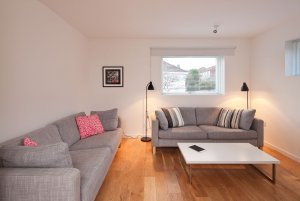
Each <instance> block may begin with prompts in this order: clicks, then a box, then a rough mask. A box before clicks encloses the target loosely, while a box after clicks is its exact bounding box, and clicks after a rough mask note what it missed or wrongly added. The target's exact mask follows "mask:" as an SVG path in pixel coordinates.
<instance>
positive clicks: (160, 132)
mask: <svg viewBox="0 0 300 201" xmlns="http://www.w3.org/2000/svg"><path fill="white" fill-rule="evenodd" d="M221 109H222V108H218V107H179V110H180V113H181V115H182V118H183V121H184V126H183V127H176V128H167V129H165V130H164V129H162V128H161V127H162V126H160V124H161V123H162V122H160V120H159V116H158V115H159V113H158V112H161V111H155V113H156V115H153V116H152V147H153V149H152V150H153V154H155V153H156V147H177V143H178V142H216V143H217V142H231V143H233V142H245V143H250V144H252V145H254V146H257V147H259V148H262V147H263V145H264V122H263V120H261V119H258V118H254V119H253V121H252V122H250V124H249V126H250V125H251V126H250V129H248V130H245V129H240V128H239V129H232V128H224V127H218V126H217V122H218V118H219V114H220V111H221ZM254 112H255V111H254ZM242 118H247V117H243V113H242V116H241V119H242ZM163 127H164V126H163Z"/></svg>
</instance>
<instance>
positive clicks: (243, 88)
mask: <svg viewBox="0 0 300 201" xmlns="http://www.w3.org/2000/svg"><path fill="white" fill-rule="evenodd" d="M241 91H247V109H249V104H248V92H249V88H248V86H247V84H246V82H244V83H243V86H242V88H241Z"/></svg>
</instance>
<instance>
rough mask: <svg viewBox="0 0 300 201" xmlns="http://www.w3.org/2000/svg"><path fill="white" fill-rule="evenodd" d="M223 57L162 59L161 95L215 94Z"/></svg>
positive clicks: (221, 74) (217, 89)
mask: <svg viewBox="0 0 300 201" xmlns="http://www.w3.org/2000/svg"><path fill="white" fill-rule="evenodd" d="M222 60H223V57H163V58H162V93H163V94H182V95H185V94H217V93H220V88H221V87H220V84H221V83H220V80H221V79H220V76H223V73H222V72H223V71H222V70H221V68H222V63H223V62H222Z"/></svg>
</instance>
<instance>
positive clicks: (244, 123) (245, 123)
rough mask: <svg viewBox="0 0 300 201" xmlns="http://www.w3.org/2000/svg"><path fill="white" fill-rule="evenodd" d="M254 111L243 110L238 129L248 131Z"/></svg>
mask: <svg viewBox="0 0 300 201" xmlns="http://www.w3.org/2000/svg"><path fill="white" fill-rule="evenodd" d="M255 112H256V110H255V109H249V110H243V112H242V114H241V119H240V123H239V128H241V129H244V130H250V127H251V125H252V122H253V120H254V116H255Z"/></svg>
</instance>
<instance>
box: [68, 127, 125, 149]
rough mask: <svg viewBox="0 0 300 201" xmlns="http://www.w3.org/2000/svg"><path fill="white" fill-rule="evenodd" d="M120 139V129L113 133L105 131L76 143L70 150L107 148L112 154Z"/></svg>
mask: <svg viewBox="0 0 300 201" xmlns="http://www.w3.org/2000/svg"><path fill="white" fill-rule="evenodd" d="M121 137H122V129H121V128H118V129H117V130H114V131H106V132H104V133H102V134H99V135H94V136H91V137H88V138H85V139H81V140H79V141H77V142H76V143H75V144H73V145H72V146H71V147H70V150H72V151H73V150H81V149H94V148H102V147H109V148H110V150H111V152H114V151H115V150H116V149H117V148H118V146H119V144H120V142H121Z"/></svg>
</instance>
